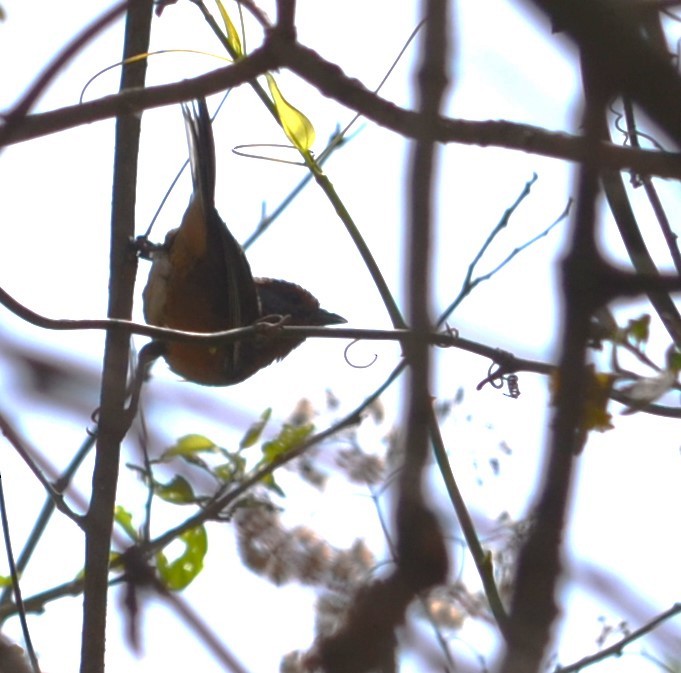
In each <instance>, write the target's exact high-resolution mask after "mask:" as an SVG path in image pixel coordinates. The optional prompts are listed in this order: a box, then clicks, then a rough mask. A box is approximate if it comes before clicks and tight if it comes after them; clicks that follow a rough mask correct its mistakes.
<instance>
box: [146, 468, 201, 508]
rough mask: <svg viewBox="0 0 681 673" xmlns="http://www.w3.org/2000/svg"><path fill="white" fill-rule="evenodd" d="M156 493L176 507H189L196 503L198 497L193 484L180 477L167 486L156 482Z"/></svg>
mask: <svg viewBox="0 0 681 673" xmlns="http://www.w3.org/2000/svg"><path fill="white" fill-rule="evenodd" d="M154 493H155V494H156V495H157V496H158V497H159V498H162V499H163V500H165V501H166V502H172V503H175V504H176V505H187V504H191V503H194V502H196V496H195V495H194V490H193V489H192V487H191V484H190V483H189V482H188V481H187V480H186V479H185V478H184V477H181V476H179V475H177V476H176V477H174V478H173V480H172V481H170V482H168V483H167V484H162V483H160V482H158V481H157V482H155V483H154Z"/></svg>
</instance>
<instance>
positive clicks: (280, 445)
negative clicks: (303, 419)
mask: <svg viewBox="0 0 681 673" xmlns="http://www.w3.org/2000/svg"><path fill="white" fill-rule="evenodd" d="M313 430H314V425H312V423H305V424H303V425H288V424H286V425H284V427H283V428H282V429H281V432H280V433H279V436H278V437H275V438H274V439H273V440H272V441H269V442H265V443H264V444H263V445H262V453H263V458H264V460H263V462H264V463H266V464H269V463H271V462H272V461H273V460H275V459H276V458H278V457H279V456H281V455H282V454H285V453H288V452H289V451H291V450H293V449H295V448H297V447H298V446H300V445H301V444H302V443H303V442H304V441H305V440H306V439H307V438H308V437H309V436H310V435H311V434H312V431H313Z"/></svg>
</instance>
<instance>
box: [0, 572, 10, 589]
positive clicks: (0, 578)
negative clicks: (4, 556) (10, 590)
mask: <svg viewBox="0 0 681 673" xmlns="http://www.w3.org/2000/svg"><path fill="white" fill-rule="evenodd" d="M11 586H12V578H11V577H9V576H8V575H0V587H2V588H3V589H4V588H5V587H11Z"/></svg>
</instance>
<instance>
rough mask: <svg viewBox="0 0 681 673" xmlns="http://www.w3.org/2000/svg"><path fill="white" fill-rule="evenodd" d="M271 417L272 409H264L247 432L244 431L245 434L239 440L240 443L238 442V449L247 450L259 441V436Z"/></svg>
mask: <svg viewBox="0 0 681 673" xmlns="http://www.w3.org/2000/svg"><path fill="white" fill-rule="evenodd" d="M271 416H272V409H271V408H270V409H265V411H263V412H262V414H261V415H260V418H259V419H258V420H257V421H256V422H255V423H253V424H252V425H251V427H250V428H248V430H246V434H245V435H244V436H243V438H242V439H241V442H239V448H240V449H247V448H249V447H250V446H253V444H255V443H256V442H257V441H258V440H259V439H260V436H261V435H262V432H263V430H264V429H265V426H266V425H267V422H268V421H269V420H270V417H271Z"/></svg>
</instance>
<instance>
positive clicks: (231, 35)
mask: <svg viewBox="0 0 681 673" xmlns="http://www.w3.org/2000/svg"><path fill="white" fill-rule="evenodd" d="M215 4H216V5H217V6H218V9H219V10H220V16H221V17H222V20H223V21H224V24H225V28H226V29H227V42H228V43H229V46H230V47H231V48H232V49H233V50H234V54H233V56H234V58H241V57H242V56H243V55H244V50H243V47H242V46H241V40H240V39H239V33H238V32H237V30H236V28H235V27H234V24H233V23H232V20H231V19H230V18H229V14H227V10H226V9H225V6H224V5H223V4H222V2H221V0H215Z"/></svg>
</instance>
